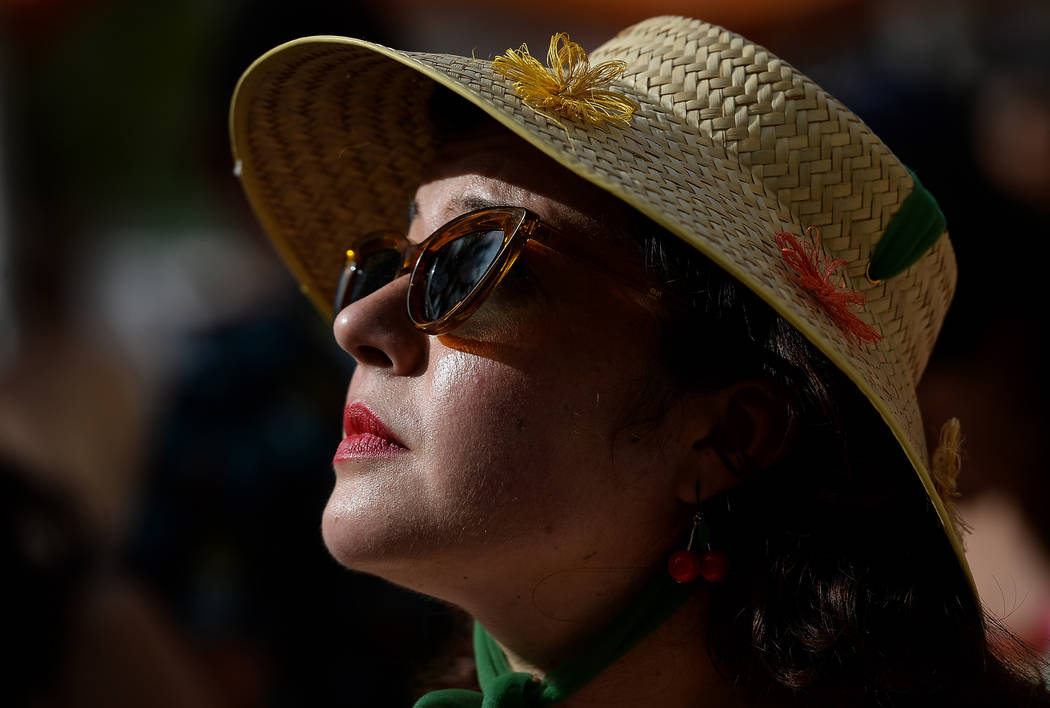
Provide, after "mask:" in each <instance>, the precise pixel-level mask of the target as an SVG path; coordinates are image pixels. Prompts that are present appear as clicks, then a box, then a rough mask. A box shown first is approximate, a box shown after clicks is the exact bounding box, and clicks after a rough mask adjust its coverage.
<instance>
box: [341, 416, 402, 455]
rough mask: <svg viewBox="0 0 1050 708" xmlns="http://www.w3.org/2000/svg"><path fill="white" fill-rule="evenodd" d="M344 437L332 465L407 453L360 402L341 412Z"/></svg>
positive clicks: (395, 437)
mask: <svg viewBox="0 0 1050 708" xmlns="http://www.w3.org/2000/svg"><path fill="white" fill-rule="evenodd" d="M343 434H344V435H345V436H346V437H344V438H343V441H342V442H341V443H339V447H338V449H336V451H335V457H334V458H333V459H332V462H340V461H343V460H355V459H359V458H364V457H390V456H392V455H397V454H400V453H402V452H405V451H406V450H407V448H406V447H405V445H404V444H403V443H402V442H401V441H400V440H398V439H397V436H395V435H394V434H393V433H391V432H390V430H389V429H388V428H387V427H386V426H385V425H383V421H381V420H379V418H378V417H377V416H376V414H375V413H373V412H372V411H371V410H369V409H368V406H366V405H365V404H364V403H361V402H360V401H355V402H354V403H351V404H349V405H347V407H346V409H345V410H344V411H343Z"/></svg>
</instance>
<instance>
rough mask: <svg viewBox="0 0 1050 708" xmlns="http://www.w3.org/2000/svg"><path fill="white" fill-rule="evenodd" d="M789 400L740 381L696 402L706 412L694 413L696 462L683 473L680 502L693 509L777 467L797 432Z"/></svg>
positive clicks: (768, 386)
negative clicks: (716, 495) (746, 479)
mask: <svg viewBox="0 0 1050 708" xmlns="http://www.w3.org/2000/svg"><path fill="white" fill-rule="evenodd" d="M788 401H789V397H788V395H787V392H785V391H782V390H780V389H779V388H778V387H776V386H775V385H774V384H772V383H770V382H765V381H743V382H740V383H737V384H733V385H732V386H728V387H726V388H724V389H721V390H719V391H717V392H715V393H713V394H708V395H706V396H703V402H702V403H701V402H699V401H694V405H695V404H699V405H701V406H703V407H705V408H706V410H705V411H703V412H701V411H699V410H698V411H697V416H696V421H697V423H698V425H697V426H696V427H694V428H693V432H694V435H693V436H692V451H693V454H694V457H693V460H692V464H689V465H685V466H683V467H682V468H681V470H682V474H680V475H679V479H678V480H677V490H678V497H679V498H680V499H681V500H682V501H685V502H688V503H690V504H696V503H699V502H702V501H703V500H704V499H708V498H710V497H712V496H714V495H715V494H718V493H719V492H722V491H725V490H727V489H731V488H733V487H735V486H737V485H738V484H740V483H741V482H742V481H743V480H744V479H745V478H747V477H749V476H751V475H753V474H759V473H761V472H762V471H763V470H766V469H769V468H770V467H772V466H773V465H775V464H776V463H777V462H778V461H779V460H780V459H781V458H782V457H783V456H784V454H785V453H786V452H787V451H788V450H789V449H790V448H791V443H792V442H793V440H794V437H795V432H796V428H797V425H796V421H795V418H794V416H793V415H792V413H791V407H790V405H789V403H788ZM698 490H699V495H700V498H699V499H697V493H698Z"/></svg>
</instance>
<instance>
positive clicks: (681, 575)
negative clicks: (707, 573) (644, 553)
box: [667, 549, 700, 583]
mask: <svg viewBox="0 0 1050 708" xmlns="http://www.w3.org/2000/svg"><path fill="white" fill-rule="evenodd" d="M667 572H668V573H670V574H671V577H672V578H674V581H675V582H676V583H688V582H692V581H693V580H696V577H697V576H698V575H700V557H699V556H698V555H696V554H695V553H693V552H692V551H688V550H685V549H680V550H677V551H675V552H674V553H672V554H671V557H670V558H668V559H667Z"/></svg>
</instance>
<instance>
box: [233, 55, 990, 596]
mask: <svg viewBox="0 0 1050 708" xmlns="http://www.w3.org/2000/svg"><path fill="white" fill-rule="evenodd" d="M622 37H623V34H621V35H620V37H618V38H617V41H618V40H620V39H621V38H622ZM593 56H594V55H592V57H593ZM785 66H786V65H785ZM788 68H790V67H788ZM792 71H793V70H792ZM629 73H630V70H629ZM799 76H801V75H799ZM802 79H804V80H805V81H806V82H808V79H805V78H804V77H802ZM809 85H812V84H811V82H809V83H808V84H807V86H809ZM436 86H443V87H445V88H447V89H448V90H450V91H452V92H454V93H456V94H458V95H459V96H461V97H463V98H464V99H465V100H467V101H469V102H470V103H472V104H474V105H476V106H478V107H479V108H480V109H482V110H483V111H485V112H486V113H487V114H489V115H490V116H492V118H494V119H495V120H496V121H498V122H499V123H501V124H502V125H504V126H505V127H506V128H507V129H508V130H510V131H511V132H513V133H514V134H516V135H518V136H519V137H521V138H522V139H523V140H525V141H527V142H528V143H530V144H531V145H533V146H535V147H536V148H538V149H539V150H541V151H542V152H543V153H545V154H546V155H548V156H549V157H550V158H551V159H552V160H554V161H556V162H557V163H559V164H561V165H563V166H564V167H566V168H568V169H569V170H571V171H573V172H574V173H576V174H577V175H579V176H580V177H581V178H583V179H586V180H587V181H589V182H591V183H593V184H595V185H597V186H599V187H601V188H602V189H604V190H606V191H608V192H609V193H611V194H613V195H614V196H616V197H617V198H619V199H621V200H623V201H624V202H626V203H627V204H629V205H631V206H632V207H634V208H635V209H637V210H638V211H639V212H641V213H643V214H645V215H646V216H648V217H649V218H651V219H652V220H653V221H655V222H657V223H658V224H660V225H661V226H663V227H664V228H666V229H667V230H668V231H670V232H672V233H674V234H675V235H677V236H678V237H680V238H682V239H683V240H684V241H686V242H688V243H689V244H691V245H692V246H694V247H695V248H696V249H697V250H699V251H700V252H701V253H703V254H704V255H705V256H707V257H708V258H710V259H711V260H712V261H714V262H715V263H717V264H718V265H719V266H720V267H722V268H724V269H725V270H726V271H728V272H729V273H730V274H731V275H732V276H734V277H735V278H736V279H738V280H739V281H740V282H741V283H743V284H744V285H745V286H747V287H748V288H750V289H751V290H752V291H754V292H755V293H756V294H757V295H758V296H759V297H760V298H762V299H763V300H764V301H765V302H767V303H768V304H769V305H770V306H771V307H773V309H774V310H776V311H777V312H778V313H779V314H780V315H781V316H783V317H784V318H785V319H786V320H787V321H788V322H789V323H790V324H791V325H793V326H794V327H795V328H797V329H798V330H799V331H800V332H801V333H802V334H803V335H804V336H805V337H806V338H807V339H809V340H810V341H811V342H812V343H813V344H814V345H815V346H817V348H818V349H820V350H821V351H822V352H823V353H824V354H825V355H826V356H827V357H828V358H829V359H830V360H831V361H832V362H833V363H834V364H835V365H836V366H838V367H839V368H840V369H841V370H842V371H843V372H844V373H846V375H847V376H849V378H850V379H851V380H852V381H853V382H854V383H855V384H856V385H857V386H858V388H859V389H860V390H861V391H862V392H863V393H864V395H865V396H866V397H867V398H868V400H869V401H870V402H871V403H872V405H873V406H874V407H875V408H876V409H877V410H878V412H879V413H880V415H881V416H882V418H883V419H884V420H885V422H886V424H887V425H888V426H889V427H890V429H891V430H892V431H893V434H894V436H895V437H896V438H897V440H898V441H899V442H900V444H901V447H902V449H903V450H904V452H905V454H906V455H907V457H908V458H909V460H910V461H911V463H912V465H913V466H914V468H915V470H916V473H917V475H918V477H919V479H920V481H921V482H922V485H923V486H924V488H925V489H926V492H927V494H928V495H929V497H930V499H931V500H932V503H933V506H934V508H935V509H936V511H937V514H938V516H939V518H940V520H941V523H942V525H943V527H944V530H945V533H946V535H947V537H948V539H949V541H950V543H951V545H952V548H953V549H954V551H955V553H956V555H957V557H958V558H959V561H960V563H961V564H962V567H963V570H964V572H965V574H966V576H967V578H968V579H969V582H970V584H971V587H972V588H975V586H974V583H973V578H972V575H971V574H970V571H969V567H968V565H967V563H966V559H965V555H964V552H963V547H962V543H961V541H960V538H959V536H958V534H957V533H956V530H955V528H954V527H953V524H952V521H951V518H950V516H949V514H948V512H947V510H946V508H945V506H944V504H943V502H942V500H941V497H940V495H939V494H938V492H937V488H936V486H935V484H934V482H933V480H932V479H931V476H930V471H929V468H928V463H927V459H928V456H927V450H926V443H925V432H924V429H923V424H922V418H921V415H920V410H919V405H918V400H917V397H916V394H915V382H916V381H917V378H918V375H919V373H921V370H922V368H923V366H924V365H925V360H926V357H927V356H928V353H929V349H930V348H931V347H932V341H933V339H934V338H935V337H936V334H937V330H938V329H939V326H940V322H941V321H942V320H943V314H944V311H945V310H946V309H947V305H948V301H949V300H950V298H951V294H952V292H953V290H954V283H955V266H954V256H953V253H952V249H951V245H950V243H949V241H948V239H947V238H946V237H945V238H941V239H940V240H939V241H938V242H937V244H936V245H935V246H934V247H933V249H932V250H931V251H930V252H929V253H928V254H927V255H926V256H925V257H924V258H923V259H922V260H920V261H919V262H918V263H917V264H915V265H914V266H912V268H911V269H909V270H908V271H906V272H905V273H904V274H903V275H901V276H898V277H897V278H894V279H892V280H890V281H887V282H884V283H871V282H870V281H867V280H866V278H864V276H863V274H864V267H865V262H866V259H867V256H868V254H869V253H870V249H871V248H872V246H873V239H872V233H867V234H865V229H867V230H868V231H871V232H877V231H878V230H879V229H880V228H884V227H885V223H886V222H887V221H888V219H889V218H890V217H891V216H892V213H893V210H894V209H895V208H896V207H897V206H899V204H900V203H901V202H902V201H903V199H904V198H905V197H906V196H907V194H908V192H909V191H910V190H911V187H912V180H911V177H910V176H909V175H908V174H907V171H906V170H905V168H904V167H903V165H901V164H900V163H899V161H897V160H896V158H895V157H893V155H892V153H890V151H889V150H888V148H885V146H884V145H883V144H882V143H881V141H879V140H878V138H877V137H875V136H873V135H871V137H870V139H869V138H868V137H867V136H864V140H865V141H867V143H871V142H874V144H875V146H876V148H878V149H877V150H876V159H878V160H881V161H882V162H883V163H884V168H883V174H882V175H881V176H880V179H879V180H876V181H874V182H875V183H876V184H877V187H878V189H880V190H881V192H880V193H877V194H875V195H872V194H871V189H872V187H871V183H872V181H871V180H869V182H868V183H866V184H865V183H861V182H859V180H854V181H855V182H856V183H857V184H859V186H857V184H855V185H854V187H855V189H857V190H858V191H865V190H866V192H867V193H866V194H863V195H861V197H862V198H863V199H865V200H867V204H868V206H867V207H866V208H867V209H868V211H869V212H871V221H872V223H873V224H874V226H870V227H869V226H865V225H864V222H862V221H859V220H855V221H853V222H850V223H847V225H846V227H845V228H842V227H841V224H840V223H838V222H835V223H831V224H830V226H829V225H828V222H829V221H831V220H833V213H832V212H833V211H834V210H835V209H839V207H838V206H837V205H836V204H832V205H830V206H827V210H828V212H829V213H828V214H819V213H818V214H809V215H808V217H809V218H806V217H807V215H806V214H805V213H803V212H804V210H805V209H804V208H803V209H799V208H797V206H795V203H794V202H791V203H788V204H785V203H784V202H785V200H783V199H779V198H777V197H776V192H777V190H771V189H770V186H769V184H768V183H763V184H760V183H759V182H757V181H756V179H755V171H754V169H751V170H745V169H742V168H741V165H740V158H739V155H737V154H734V153H733V152H732V150H727V147H726V145H727V142H726V140H725V135H721V136H718V135H713V134H711V133H710V131H706V132H705V131H704V130H701V129H700V127H702V126H700V127H698V125H695V124H694V120H693V119H691V118H690V116H689V115H688V114H685V115H683V113H682V112H681V111H679V110H677V109H676V107H675V106H674V105H671V106H668V105H666V103H665V102H661V101H660V100H654V99H653V97H652V96H651V95H649V91H651V90H653V89H652V87H647V88H646V90H642V89H641V87H640V86H639V84H637V83H632V82H631V81H629V80H626V79H625V80H621V81H617V82H615V83H614V87H615V88H616V90H619V91H622V92H623V93H624V94H626V95H628V96H629V97H631V98H634V99H635V100H636V101H638V103H639V105H640V106H641V108H640V110H639V111H638V112H637V113H636V114H635V116H634V117H633V118H632V119H631V123H630V126H629V127H620V126H616V125H613V126H606V127H596V126H586V125H581V124H573V123H572V122H571V121H569V120H567V119H566V120H565V121H553V120H551V119H549V118H548V117H546V116H544V115H541V114H539V113H537V112H536V111H534V110H532V109H531V108H529V107H528V106H526V105H524V104H523V103H522V101H521V100H520V99H519V98H518V96H517V95H516V94H515V93H514V91H513V88H512V87H511V86H510V82H509V81H507V80H506V79H505V78H503V77H502V76H500V75H498V74H496V73H494V72H493V70H492V68H491V62H489V61H487V60H478V59H472V58H467V57H457V56H452V55H444V54H424V53H408V52H400V51H396V50H393V49H390V48H388V47H384V46H381V45H378V44H373V43H370V42H366V41H362V40H357V39H352V38H347V37H337V36H318V37H308V38H304V39H299V40H295V41H293V42H289V43H287V44H284V45H281V46H279V47H277V48H275V49H274V50H272V51H270V52H268V53H267V54H265V55H264V56H262V57H261V58H260V59H258V60H257V61H256V62H255V63H254V64H252V66H251V67H250V68H249V69H248V70H247V71H246V72H245V74H244V76H243V77H242V78H241V80H240V82H239V83H238V85H237V89H236V91H235V93H234V97H233V102H232V107H231V116H230V129H231V139H232V144H233V153H234V159H235V165H236V168H235V169H236V172H237V174H238V175H239V177H240V179H241V182H242V185H243V187H244V189H245V192H246V194H247V197H248V200H249V202H250V203H251V206H252V208H253V210H254V211H255V213H256V215H257V217H258V218H259V220H260V222H261V223H262V225H263V227H264V229H265V230H266V232H267V233H268V234H269V236H270V238H271V239H272V240H273V242H274V243H275V245H276V247H277V249H278V251H279V252H280V253H281V255H282V257H283V258H284V260H285V261H286V262H287V264H288V265H289V267H290V268H291V270H292V272H293V273H294V275H295V276H296V278H297V279H298V281H299V283H300V285H301V288H302V290H303V292H304V293H305V294H306V295H307V296H308V297H309V298H310V299H311V300H312V301H313V303H314V304H315V305H316V306H317V308H318V309H319V310H320V311H321V312H322V313H323V314H324V315H325V316H326V317H328V318H331V316H332V314H333V313H332V305H331V302H332V297H333V295H334V290H335V286H336V280H337V278H338V275H339V272H340V269H341V267H342V263H343V260H344V253H345V250H346V249H347V248H348V247H349V246H352V245H353V241H354V239H355V238H357V237H359V236H360V235H363V234H365V233H368V232H370V231H373V230H376V229H379V228H390V227H403V226H405V224H406V220H407V219H406V209H407V205H408V203H409V201H410V200H411V199H412V197H413V194H414V192H415V189H416V187H417V186H418V184H419V181H420V178H421V175H422V171H423V169H424V167H425V165H426V164H427V162H428V161H429V160H430V158H431V156H432V155H433V154H434V150H435V137H434V135H433V131H434V128H433V126H432V125H431V124H430V119H429V117H428V102H429V99H430V96H431V94H432V92H433V90H434V89H435V87H436ZM789 90H790V89H789ZM817 91H818V92H819V88H818V89H817ZM818 98H819V99H820V101H822V102H823V104H829V103H831V102H833V99H831V98H830V97H828V96H827V95H826V94H822V92H821V94H820V95H819V96H818ZM833 107H834V109H835V110H843V111H845V109H843V108H842V107H841V106H840V105H839V104H834V106H833ZM847 113H848V112H847ZM701 115H702V114H701ZM848 115H849V116H852V114H851V113H848ZM716 118H717V116H716ZM854 118H855V117H854ZM855 123H856V124H859V126H860V127H861V128H863V129H865V130H866V126H863V123H861V122H860V121H859V119H856V120H855ZM855 130H857V127H856V125H854V124H853V123H852V122H851V123H850V124H849V125H846V126H844V127H843V131H855ZM869 133H870V131H869ZM833 138H834V136H833ZM850 139H851V140H855V139H856V136H855V135H851V136H850ZM840 142H841V141H840ZM867 143H866V144H867ZM870 161H871V158H870V157H869V162H870ZM847 181H848V180H847ZM767 182H768V180H767ZM846 187H847V191H848V185H847V186H846ZM797 189H803V190H804V189H808V188H807V187H806V186H799V187H797ZM771 191H773V192H774V193H773V194H772V195H771V194H770V192H771ZM845 197H846V198H847V202H846V203H848V200H849V198H851V197H852V195H851V194H846V195H845ZM861 208H862V209H863V208H865V207H864V206H863V205H862V206H861ZM822 221H823V222H824V223H823V224H822V223H821V222H822ZM803 222H805V223H803ZM812 225H821V226H824V227H825V239H824V244H825V249H826V251H827V252H828V256H829V257H843V258H846V259H847V261H848V262H849V265H848V266H847V268H846V269H845V273H844V277H845V280H846V284H847V285H848V286H850V287H852V288H855V289H858V290H860V291H862V292H863V293H864V294H865V296H866V298H867V307H866V308H865V310H864V313H863V314H862V317H863V318H864V319H865V320H866V321H868V322H869V323H870V324H872V325H873V326H875V327H876V328H877V329H878V330H879V331H880V332H881V333H882V336H883V339H882V341H881V342H879V343H876V344H870V345H869V344H860V343H858V342H856V341H854V340H853V339H851V338H849V337H848V336H845V335H844V333H843V331H842V330H841V328H840V326H839V325H838V324H837V323H836V322H834V321H833V320H832V319H831V318H829V316H828V313H827V312H826V311H825V310H824V309H823V308H822V307H821V305H820V303H819V302H817V301H816V300H815V299H814V298H813V297H811V296H810V295H809V294H808V293H807V292H806V291H805V290H803V289H802V288H801V287H800V286H799V285H798V284H797V283H796V282H795V281H794V280H793V279H791V278H790V277H788V273H787V271H786V268H785V265H784V263H783V259H782V255H781V253H780V250H779V248H778V247H777V245H776V243H775V241H774V236H775V234H776V233H777V232H779V231H790V232H795V233H803V232H804V231H805V227H806V226H812ZM850 225H852V229H851V228H850ZM876 235H877V233H876ZM727 242H728V243H731V244H732V248H726V244H727ZM916 322H918V323H919V324H916ZM924 322H925V325H923V323H924ZM917 327H918V328H919V329H918V332H917V333H916V328H917ZM923 349H924V351H920V350H923ZM917 372H918V373H917ZM975 593H976V590H975Z"/></svg>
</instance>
